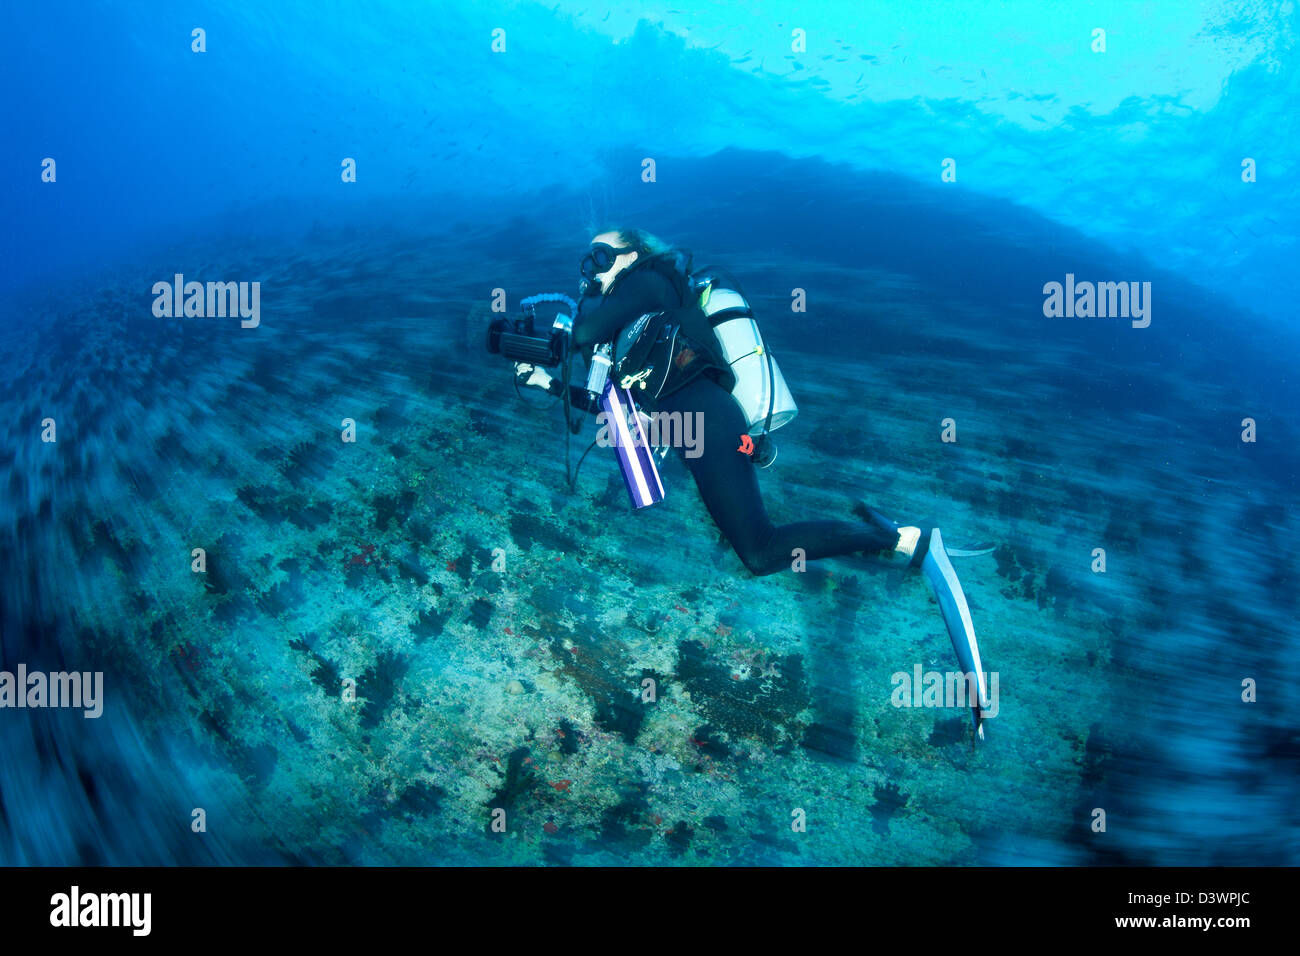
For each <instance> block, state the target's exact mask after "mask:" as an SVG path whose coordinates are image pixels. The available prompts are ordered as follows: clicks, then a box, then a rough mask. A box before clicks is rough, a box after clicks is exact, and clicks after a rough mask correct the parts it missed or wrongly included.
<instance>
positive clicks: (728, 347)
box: [697, 277, 799, 436]
mask: <svg viewBox="0 0 1300 956" xmlns="http://www.w3.org/2000/svg"><path fill="white" fill-rule="evenodd" d="M697 288H698V289H699V294H700V308H701V309H702V310H703V311H704V314H705V315H706V316H707V317H708V319H709V324H710V325H712V326H713V333H714V335H716V336H717V339H718V345H719V346H720V347H721V349H722V354H723V358H724V359H725V360H726V362H727V364H728V365H730V366H731V371H732V374H733V375H735V377H736V384H735V387H734V388H732V390H731V395H732V397H733V398H735V399H736V401H737V402H738V403H739V404H740V407H741V410H742V411H743V412H744V413H745V419H746V422H747V423H748V425H749V430H750V432H751V433H752V434H754V435H756V436H757V435H761V434H763V433H764V432H765V431H775V430H776V429H778V428H780V427H781V426H782V425H785V424H788V423H789V422H790V421H792V420H793V419H794V417H795V416H796V415H797V414H799V408H798V406H797V405H795V403H794V397H793V396H792V395H791V394H790V389H789V387H788V386H787V385H786V384H785V376H783V375H782V374H781V368H780V366H778V365H777V364H776V359H774V358H773V357H772V355H771V353H770V352H768V351H767V348H766V347H765V346H764V344H763V336H762V333H760V332H759V331H758V323H757V322H756V321H755V320H754V312H753V310H752V309H751V308H750V307H749V303H748V302H746V301H745V297H744V296H742V295H741V294H740V293H739V292H737V291H736V290H734V289H728V288H726V287H725V286H722V285H719V284H717V280H716V279H714V278H713V277H701V278H700V279H699V280H698V283H697ZM769 413H770V414H771V417H772V419H771V425H770V426H767V427H766V428H765V425H766V423H767V420H768V415H769Z"/></svg>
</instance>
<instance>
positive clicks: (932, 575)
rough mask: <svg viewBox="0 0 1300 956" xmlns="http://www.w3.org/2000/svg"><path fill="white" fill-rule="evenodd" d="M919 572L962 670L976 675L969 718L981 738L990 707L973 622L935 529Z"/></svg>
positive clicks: (964, 672)
mask: <svg viewBox="0 0 1300 956" xmlns="http://www.w3.org/2000/svg"><path fill="white" fill-rule="evenodd" d="M921 572H922V573H923V574H924V575H925V577H926V579H927V580H928V581H929V582H930V587H931V588H933V589H934V596H935V598H936V599H937V600H938V602H939V613H940V614H942V615H943V623H944V624H945V625H946V626H947V628H948V637H949V638H950V639H951V640H952V649H953V650H954V651H956V652H957V661H958V663H960V664H961V669H962V673H963V674H972V673H973V674H974V675H975V684H976V687H977V688H978V700H977V701H976V702H975V703H974V705H973V706H972V707H971V720H972V722H973V723H974V725H975V732H976V733H977V734H978V735H979V738H980V740H983V739H984V714H983V711H984V710H985V709H987V708H988V707H989V696H988V690H987V689H986V687H985V686H984V668H983V665H982V663H981V662H980V649H979V644H977V643H976V641H975V625H974V624H973V623H972V622H971V619H970V608H969V607H968V606H967V604H966V595H965V593H963V591H962V589H961V582H960V581H958V580H957V572H956V571H954V570H953V567H952V562H951V561H949V560H948V552H947V551H946V550H945V549H944V546H943V537H942V536H941V535H940V534H939V529H938V528H935V529H934V530H932V531H931V532H930V542H929V547H928V548H927V549H926V552H925V557H924V558H923V559H922V560H921Z"/></svg>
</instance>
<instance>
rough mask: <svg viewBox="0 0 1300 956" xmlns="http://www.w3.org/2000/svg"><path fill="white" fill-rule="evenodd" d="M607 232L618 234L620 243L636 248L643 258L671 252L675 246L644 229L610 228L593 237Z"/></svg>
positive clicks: (596, 232)
mask: <svg viewBox="0 0 1300 956" xmlns="http://www.w3.org/2000/svg"><path fill="white" fill-rule="evenodd" d="M606 232H616V233H618V237H619V241H620V242H622V244H623V245H625V246H635V247H636V250H637V252H639V253H641V254H642V255H643V256H657V255H660V254H661V253H665V252H671V251H672V250H673V248H674V247H673V246H670V245H669V244H668V243H666V242H664V241H663V240H662V239H660V238H659V237H658V236H656V235H655V234H654V233H650V232H646V231H645V230H644V229H627V228H624V227H622V226H610V227H609V228H608V229H597V230H595V231H594V232H592V235H593V236H599V235H601V234H602V233H606Z"/></svg>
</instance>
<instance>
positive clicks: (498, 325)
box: [487, 294, 577, 368]
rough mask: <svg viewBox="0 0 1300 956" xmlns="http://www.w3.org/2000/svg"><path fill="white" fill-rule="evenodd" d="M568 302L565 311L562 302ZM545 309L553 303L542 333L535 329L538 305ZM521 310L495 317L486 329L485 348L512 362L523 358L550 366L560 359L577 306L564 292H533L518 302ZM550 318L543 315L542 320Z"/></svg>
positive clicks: (523, 360) (536, 363)
mask: <svg viewBox="0 0 1300 956" xmlns="http://www.w3.org/2000/svg"><path fill="white" fill-rule="evenodd" d="M565 305H568V306H569V312H568V313H565V312H564V310H563V306H565ZM539 306H540V307H541V308H542V309H543V310H544V312H545V311H548V307H550V306H555V309H554V311H555V316H554V321H553V323H552V325H551V328H550V329H549V330H547V331H546V332H545V333H543V334H540V335H539V334H538V333H537V330H536V326H537V318H538V308H539ZM520 308H521V314H520V315H518V316H516V317H515V318H513V319H507V318H501V319H497V320H496V321H495V322H493V323H492V324H491V325H489V326H488V330H487V350H488V351H489V352H491V353H492V354H493V355H504V356H505V357H506V358H508V359H511V360H513V361H515V362H527V363H529V364H530V365H541V366H545V367H548V368H553V367H555V366H557V365H559V364H560V362H562V361H563V360H564V353H565V349H566V347H567V342H568V337H569V332H570V330H571V329H572V328H573V313H575V312H576V311H577V306H576V304H575V303H574V301H573V300H572V299H570V298H569V297H568V296H565V295H558V294H552V295H535V296H532V297H530V298H527V299H524V300H523V301H522V302H521V303H520ZM547 318H550V316H549V315H544V318H543V321H545V320H546V319H547Z"/></svg>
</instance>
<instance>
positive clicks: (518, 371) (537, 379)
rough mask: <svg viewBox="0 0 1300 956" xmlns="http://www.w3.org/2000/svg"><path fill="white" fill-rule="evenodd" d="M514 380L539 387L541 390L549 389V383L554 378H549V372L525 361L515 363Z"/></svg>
mask: <svg viewBox="0 0 1300 956" xmlns="http://www.w3.org/2000/svg"><path fill="white" fill-rule="evenodd" d="M515 381H516V382H518V383H519V384H520V385H530V386H532V387H533V388H540V389H542V390H543V391H546V392H549V391H550V390H551V383H552V382H554V381H555V379H553V378H551V375H550V373H549V372H547V371H546V369H544V368H538V367H537V366H536V365H529V364H528V363H527V362H516V363H515Z"/></svg>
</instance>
